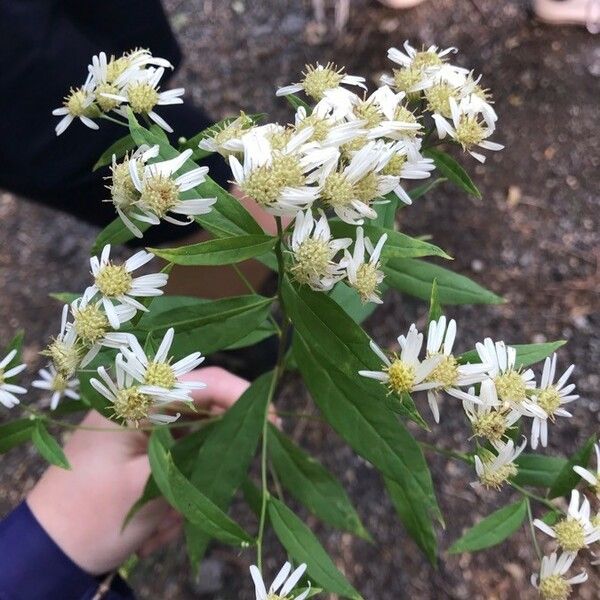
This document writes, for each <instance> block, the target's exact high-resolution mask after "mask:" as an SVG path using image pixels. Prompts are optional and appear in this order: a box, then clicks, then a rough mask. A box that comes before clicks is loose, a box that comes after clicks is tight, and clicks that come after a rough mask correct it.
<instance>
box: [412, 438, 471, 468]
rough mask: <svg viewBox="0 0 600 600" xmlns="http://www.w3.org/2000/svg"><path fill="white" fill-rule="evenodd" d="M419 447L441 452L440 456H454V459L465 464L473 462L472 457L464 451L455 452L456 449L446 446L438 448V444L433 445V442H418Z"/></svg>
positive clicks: (437, 452)
mask: <svg viewBox="0 0 600 600" xmlns="http://www.w3.org/2000/svg"><path fill="white" fill-rule="evenodd" d="M419 445H420V446H421V448H423V449H425V450H429V451H431V452H435V453H436V454H441V455H442V456H447V457H449V458H455V459H456V460H460V461H462V462H465V463H467V464H469V465H470V464H473V459H472V457H470V456H469V455H468V454H465V453H464V452H457V451H456V450H450V449H448V448H440V447H439V446H434V445H433V444H427V443H426V442H419Z"/></svg>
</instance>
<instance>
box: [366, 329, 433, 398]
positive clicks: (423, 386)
mask: <svg viewBox="0 0 600 600" xmlns="http://www.w3.org/2000/svg"><path fill="white" fill-rule="evenodd" d="M398 344H400V356H398V355H397V354H394V355H393V357H392V360H390V359H389V358H388V357H387V356H386V355H385V354H384V352H383V351H382V350H381V348H380V347H379V346H378V345H377V344H376V343H375V342H373V341H371V342H370V346H371V350H373V352H375V354H376V355H377V356H378V357H379V359H380V360H381V361H382V363H383V365H382V367H383V369H382V370H381V371H359V372H358V374H359V375H361V376H362V377H368V378H370V379H375V380H376V381H380V382H381V383H383V384H384V385H386V386H387V387H388V388H389V390H390V393H392V392H394V393H396V394H398V395H402V394H404V393H410V392H418V391H420V390H428V389H431V388H434V387H436V386H437V385H438V384H437V382H435V381H425V380H426V379H427V377H428V376H429V375H430V374H431V372H432V371H433V370H434V369H435V368H436V367H437V366H438V365H439V364H440V361H441V359H442V357H441V356H431V357H429V358H426V359H425V360H424V361H420V360H419V353H420V352H421V347H422V346H423V334H422V333H419V332H418V331H417V328H416V327H415V325H414V323H413V324H412V325H411V326H410V329H409V330H408V334H407V335H406V337H405V336H403V335H401V336H400V337H398Z"/></svg>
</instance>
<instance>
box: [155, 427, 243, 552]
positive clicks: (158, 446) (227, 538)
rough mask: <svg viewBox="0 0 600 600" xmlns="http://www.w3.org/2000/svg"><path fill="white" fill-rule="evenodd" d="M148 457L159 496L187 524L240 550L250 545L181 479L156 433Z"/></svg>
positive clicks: (237, 526) (219, 512) (205, 499)
mask: <svg viewBox="0 0 600 600" xmlns="http://www.w3.org/2000/svg"><path fill="white" fill-rule="evenodd" d="M148 457H149V458H150V466H151V468H152V475H153V476H154V480H155V481H156V484H157V485H158V487H159V489H160V491H161V493H162V494H163V496H164V497H165V498H166V499H167V501H168V502H169V504H171V505H172V506H173V507H174V508H176V509H177V510H178V511H179V512H180V513H181V514H182V515H183V516H184V517H185V518H186V519H187V520H188V521H190V522H191V523H193V524H194V525H197V526H198V527H200V528H201V529H202V530H203V531H205V532H206V533H207V534H208V535H210V536H212V537H215V538H217V539H218V540H220V541H222V542H225V543H227V544H232V545H235V546H244V545H246V544H251V543H254V540H253V539H252V538H251V537H250V536H249V535H248V534H247V533H246V532H245V531H244V530H243V529H242V528H241V527H240V526H239V525H238V524H237V523H236V522H235V521H233V520H232V519H230V518H229V517H228V516H227V515H226V514H225V513H224V512H223V511H222V510H221V509H220V508H219V507H218V506H217V505H216V504H215V503H214V502H212V501H211V500H209V499H208V498H207V497H206V496H205V495H204V494H202V492H200V491H198V490H197V489H196V488H195V487H194V486H193V485H192V484H191V483H190V482H189V481H188V480H187V479H186V478H185V477H184V476H183V474H182V473H181V471H179V469H177V467H176V466H175V463H174V462H173V458H172V456H171V454H170V452H169V451H168V450H167V449H166V448H165V446H164V445H163V443H162V441H161V435H160V434H158V433H157V430H155V431H153V432H152V435H151V436H150V441H149V443H148Z"/></svg>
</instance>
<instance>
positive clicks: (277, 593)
mask: <svg viewBox="0 0 600 600" xmlns="http://www.w3.org/2000/svg"><path fill="white" fill-rule="evenodd" d="M291 570H292V565H291V564H290V563H289V562H286V563H285V564H284V565H283V567H282V568H281V570H280V571H279V573H278V574H277V576H276V577H275V579H274V581H273V583H272V584H271V586H270V587H269V591H268V592H267V586H266V585H265V582H264V580H263V578H262V575H261V574H260V571H259V570H258V568H257V567H256V566H255V565H252V566H251V567H250V575H251V576H252V580H253V581H254V589H255V592H256V600H304V599H305V598H306V597H307V596H308V594H309V592H310V587H309V589H308V590H306V591H304V592H302V593H301V594H300V595H298V596H289V595H288V594H289V593H290V592H291V591H292V590H293V589H294V586H295V585H296V584H297V583H298V581H300V578H301V577H302V575H304V572H305V571H306V564H301V565H300V566H299V567H298V568H297V569H295V570H294V571H293V572H292V573H291V574H290V571H291Z"/></svg>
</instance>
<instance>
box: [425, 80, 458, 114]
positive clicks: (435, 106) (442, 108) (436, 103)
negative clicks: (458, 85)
mask: <svg viewBox="0 0 600 600" xmlns="http://www.w3.org/2000/svg"><path fill="white" fill-rule="evenodd" d="M456 97H457V94H456V89H455V88H453V87H452V86H451V85H449V84H448V83H438V84H436V85H432V86H431V87H430V88H428V89H426V90H425V99H426V100H427V108H428V109H429V110H430V111H432V112H435V113H438V114H440V115H443V116H444V117H451V116H452V111H451V110H450V98H456Z"/></svg>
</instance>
